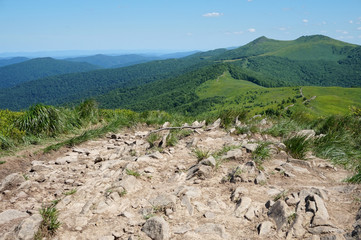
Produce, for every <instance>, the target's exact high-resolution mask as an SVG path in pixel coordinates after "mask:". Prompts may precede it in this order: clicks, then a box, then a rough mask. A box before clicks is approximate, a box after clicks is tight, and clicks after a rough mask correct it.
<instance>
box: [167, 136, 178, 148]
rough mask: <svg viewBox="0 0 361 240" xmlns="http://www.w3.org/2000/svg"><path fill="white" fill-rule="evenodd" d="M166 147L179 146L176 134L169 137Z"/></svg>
mask: <svg viewBox="0 0 361 240" xmlns="http://www.w3.org/2000/svg"><path fill="white" fill-rule="evenodd" d="M166 141H167V142H166V145H167V146H169V147H174V146H175V145H177V143H178V137H177V136H176V134H174V133H170V134H169V135H168V136H167V140H166Z"/></svg>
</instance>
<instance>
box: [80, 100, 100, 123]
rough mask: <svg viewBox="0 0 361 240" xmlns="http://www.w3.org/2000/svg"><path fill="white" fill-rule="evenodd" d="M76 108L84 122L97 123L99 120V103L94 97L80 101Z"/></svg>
mask: <svg viewBox="0 0 361 240" xmlns="http://www.w3.org/2000/svg"><path fill="white" fill-rule="evenodd" d="M76 110H77V112H78V114H79V118H80V119H81V120H82V121H83V122H86V123H88V122H91V123H96V122H97V121H98V120H99V110H98V104H97V102H96V101H95V100H94V99H88V100H85V101H84V102H82V103H80V104H79V106H77V108H76Z"/></svg>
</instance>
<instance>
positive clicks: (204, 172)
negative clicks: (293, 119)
mask: <svg viewBox="0 0 361 240" xmlns="http://www.w3.org/2000/svg"><path fill="white" fill-rule="evenodd" d="M194 126H199V123H194ZM151 130H153V129H151V128H149V127H145V126H138V127H135V128H133V129H125V130H123V131H122V132H120V133H117V134H109V135H108V136H107V138H104V139H99V140H93V141H89V142H86V143H84V144H82V145H81V146H78V147H75V148H69V149H63V150H61V151H60V152H57V153H53V154H50V155H42V156H38V157H37V159H35V160H34V161H32V162H31V166H30V167H29V169H25V168H24V169H23V171H21V172H18V173H12V174H10V175H7V176H6V177H4V178H3V179H1V185H0V193H1V195H0V200H1V205H0V239H32V238H33V236H34V234H35V233H36V232H37V230H38V228H39V225H40V222H41V221H42V217H41V215H39V209H41V208H42V207H44V206H45V205H46V204H48V205H49V204H50V203H51V202H53V204H54V205H55V203H56V202H57V204H56V208H57V209H58V211H59V217H58V220H59V221H60V222H61V226H60V228H59V229H58V231H57V232H56V235H55V236H52V237H49V238H48V239H59V240H60V239H64V240H71V239H99V240H100V239H101V240H108V239H109V240H114V239H144V240H146V239H179V240H180V239H194V240H195V239H202V240H204V239H264V238H268V239H360V237H361V210H359V207H360V199H361V188H360V186H358V185H351V184H347V183H344V182H343V180H344V179H345V178H346V177H348V176H350V173H349V172H347V171H346V170H343V169H342V168H339V167H334V166H332V165H331V164H330V163H329V162H328V161H326V160H323V159H319V158H316V157H314V156H312V154H309V155H308V159H307V160H306V161H305V160H297V159H293V158H291V157H290V156H288V155H287V154H286V152H285V151H284V150H285V146H284V144H283V143H282V142H281V140H280V139H277V138H274V137H271V136H268V135H261V134H248V135H247V134H244V135H232V134H230V133H229V132H227V131H225V130H224V129H221V128H219V127H218V124H217V123H215V125H214V126H211V127H208V129H207V127H203V128H198V129H192V130H191V134H190V135H189V136H187V137H184V138H183V139H181V140H179V141H178V143H177V144H176V145H175V146H172V147H164V148H152V149H149V147H150V145H149V143H148V142H147V139H146V137H147V135H148V133H149V132H150V131H151ZM168 132H169V131H160V132H159V134H161V135H166V134H167V133H168ZM265 141H267V142H271V145H269V148H270V153H271V157H270V159H268V160H266V161H265V162H264V163H263V165H262V166H261V167H257V166H256V164H255V162H254V161H252V151H254V150H255V149H256V147H257V145H258V144H260V143H261V142H265ZM157 144H160V145H162V142H160V143H159V142H157ZM195 149H202V150H203V151H206V150H207V151H210V153H213V154H214V153H217V152H218V153H219V154H218V156H217V157H216V158H213V157H208V158H206V159H203V160H202V161H198V160H197V157H196V154H195V153H194V151H195ZM221 150H223V152H222V154H220V151H221ZM227 150H228V151H227ZM0 168H1V165H0ZM54 201H55V202H54Z"/></svg>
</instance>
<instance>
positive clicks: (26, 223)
mask: <svg viewBox="0 0 361 240" xmlns="http://www.w3.org/2000/svg"><path fill="white" fill-rule="evenodd" d="M42 220H43V218H42V217H41V215H40V214H35V215H33V216H31V217H29V218H26V219H24V220H23V221H22V222H21V223H20V225H19V226H17V227H16V230H15V231H16V235H17V237H18V238H19V239H21V240H31V239H33V237H34V235H35V233H36V232H37V231H38V229H39V227H40V224H41V222H42Z"/></svg>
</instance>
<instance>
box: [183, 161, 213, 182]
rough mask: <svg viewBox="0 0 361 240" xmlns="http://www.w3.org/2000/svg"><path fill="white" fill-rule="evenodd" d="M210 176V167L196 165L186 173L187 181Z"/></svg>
mask: <svg viewBox="0 0 361 240" xmlns="http://www.w3.org/2000/svg"><path fill="white" fill-rule="evenodd" d="M211 174H212V167H210V166H206V165H203V164H197V165H194V166H193V167H191V168H190V169H189V170H188V172H187V180H189V179H191V178H193V177H198V178H199V179H206V178H208V177H210V176H211Z"/></svg>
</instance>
